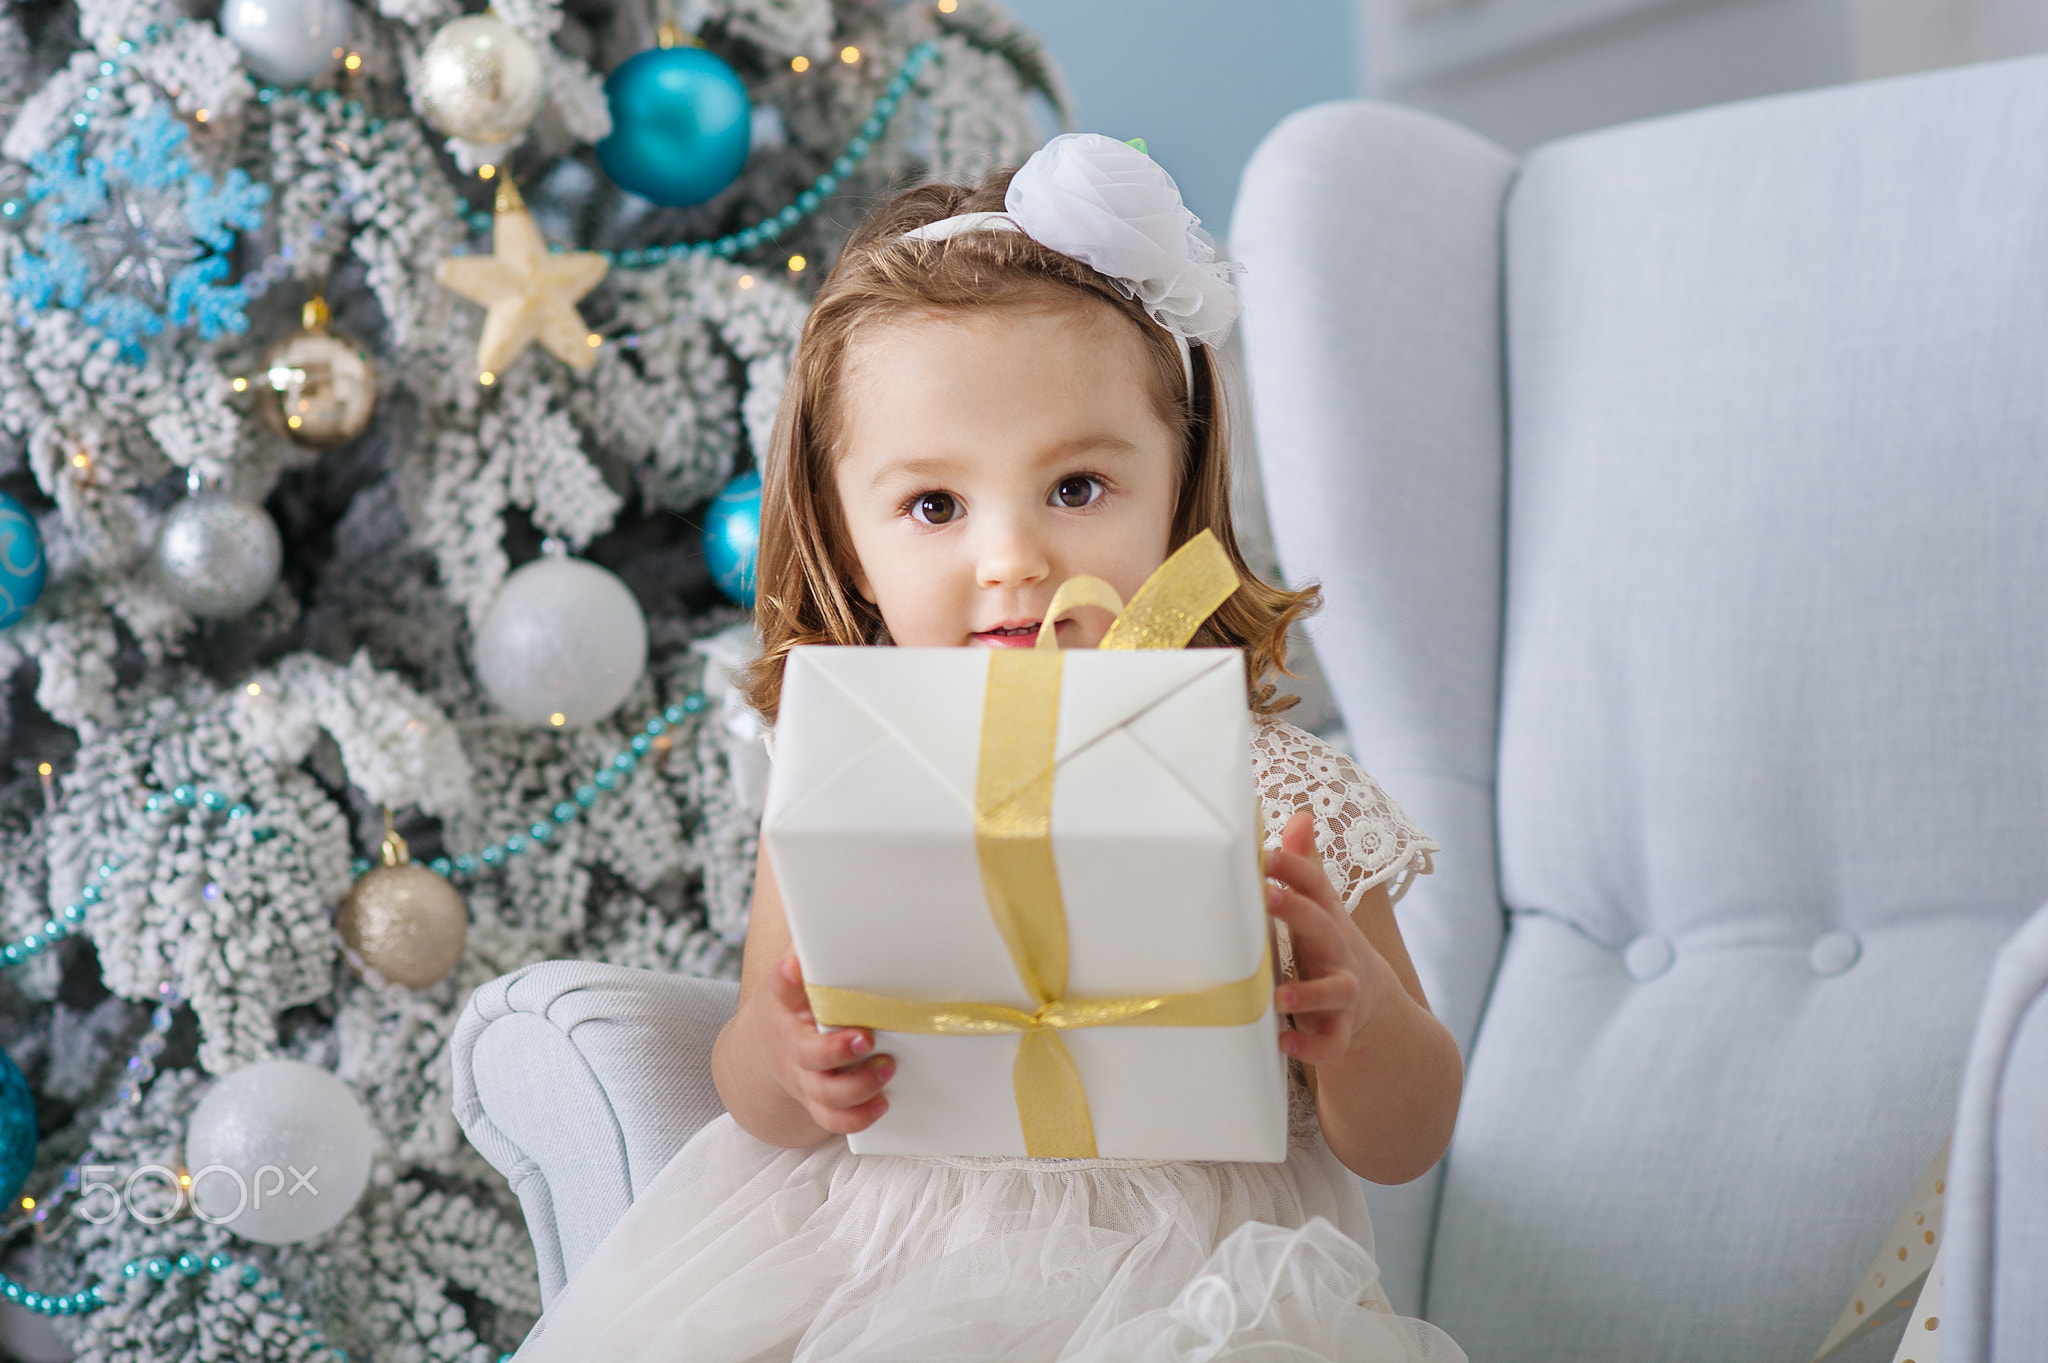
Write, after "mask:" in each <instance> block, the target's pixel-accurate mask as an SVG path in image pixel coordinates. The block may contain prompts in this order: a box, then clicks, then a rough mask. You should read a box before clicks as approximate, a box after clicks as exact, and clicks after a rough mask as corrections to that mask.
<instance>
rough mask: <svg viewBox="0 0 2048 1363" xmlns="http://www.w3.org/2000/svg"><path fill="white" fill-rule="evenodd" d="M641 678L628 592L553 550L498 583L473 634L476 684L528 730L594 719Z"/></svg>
mask: <svg viewBox="0 0 2048 1363" xmlns="http://www.w3.org/2000/svg"><path fill="white" fill-rule="evenodd" d="M550 543H551V545H552V542H550ZM646 668H647V617H646V616H645V615H643V614H641V611H640V603H639V602H638V601H636V600H634V599H633V592H632V589H631V588H629V587H627V586H626V584H625V583H623V582H621V581H619V579H618V578H617V577H615V576H613V575H612V574H611V573H608V572H606V571H605V570H604V569H602V568H600V567H598V566H597V565H596V564H595V563H589V562H586V561H584V560H583V559H578V558H568V557H566V556H564V555H563V554H561V553H560V552H559V549H557V550H556V552H552V553H548V554H544V555H543V556H542V557H540V558H537V559H535V560H534V561H533V562H531V563H529V564H527V565H526V566H524V567H522V568H521V569H519V570H518V571H517V572H515V573H513V574H512V575H511V576H509V577H507V578H506V579H505V585H504V586H502V587H500V588H499V589H498V599H497V600H496V601H493V602H492V603H491V609H490V611H489V613H487V614H486V615H485V616H484V622H483V626H482V627H481V628H480V629H478V630H477V635H476V673H477V677H478V678H479V679H480V680H481V681H482V682H483V684H484V689H485V690H487V691H489V692H490V694H491V699H492V700H494V701H496V702H497V704H498V706H499V708H500V709H502V710H504V711H505V712H506V713H508V714H511V715H513V716H515V717H516V718H519V719H523V720H525V721H527V722H528V723H531V724H551V725H555V726H561V725H565V724H587V723H589V722H591V721H592V720H598V719H603V718H604V717H605V716H606V715H608V714H610V713H611V712H612V711H614V710H616V709H618V708H619V703H620V702H621V701H623V700H625V698H626V697H627V696H628V695H629V694H631V693H632V690H633V687H634V685H635V684H637V683H638V682H639V680H640V674H641V673H642V672H644V671H645V670H646Z"/></svg>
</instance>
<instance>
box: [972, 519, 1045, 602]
mask: <svg viewBox="0 0 2048 1363" xmlns="http://www.w3.org/2000/svg"><path fill="white" fill-rule="evenodd" d="M1051 570H1052V564H1051V562H1050V560H1049V557H1048V555H1047V554H1046V552H1045V546H1044V545H1043V544H1041V543H1040V542H1039V540H1038V537H1037V536H1036V535H1034V534H1032V533H1031V529H1030V527H1029V526H1026V525H1020V524H1018V523H1016V522H1015V521H1013V520H1010V519H1008V518H1004V517H990V518H988V519H987V520H985V521H984V522H983V533H982V536H981V539H980V543H978V544H977V545H976V553H975V560H974V573H975V578H976V580H977V582H979V584H980V585H981V586H984V587H1028V586H1031V585H1033V584H1034V583H1038V582H1042V581H1044V580H1045V577H1046V574H1047V573H1049V572H1050V571H1051Z"/></svg>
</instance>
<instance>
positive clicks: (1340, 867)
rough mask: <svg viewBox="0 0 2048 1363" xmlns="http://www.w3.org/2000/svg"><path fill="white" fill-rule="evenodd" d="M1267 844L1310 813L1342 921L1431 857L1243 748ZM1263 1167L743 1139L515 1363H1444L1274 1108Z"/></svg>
mask: <svg viewBox="0 0 2048 1363" xmlns="http://www.w3.org/2000/svg"><path fill="white" fill-rule="evenodd" d="M1252 747H1253V759H1254V765H1255V767H1256V769H1257V773H1258V779H1259V787H1260V792H1261V795H1262V796H1263V801H1264V813H1265V820H1266V826H1267V828H1268V829H1269V830H1271V835H1270V838H1269V845H1276V844H1277V843H1278V840H1279V830H1280V827H1281V826H1282V825H1283V824H1284V823H1285V822H1286V821H1287V819H1288V818H1289V817H1290V816H1291V815H1293V814H1294V812H1295V811H1297V810H1299V809H1302V808H1308V809H1311V810H1313V811H1314V812H1315V815H1316V825H1317V838H1318V842H1319V843H1320V846H1321V851H1322V854H1323V858H1324V862H1325V864H1326V865H1327V866H1328V867H1329V868H1330V871H1331V875H1332V879H1333V880H1335V881H1336V882H1337V885H1338V890H1339V892H1340V893H1341V894H1342V895H1343V896H1344V899H1345V903H1346V906H1347V907H1352V906H1355V905H1356V904H1357V902H1358V899H1359V896H1361V895H1363V894H1364V893H1365V892H1366V891H1367V890H1368V889H1370V888H1372V887H1373V886H1375V885H1380V884H1387V883H1390V882H1391V883H1392V884H1393V885H1394V887H1395V888H1396V890H1397V891H1398V890H1399V889H1401V888H1405V886H1406V883H1407V881H1408V880H1409V879H1410V878H1411V877H1413V876H1414V875H1416V874H1418V873H1420V872H1423V871H1427V870H1428V869H1429V854H1430V853H1431V852H1433V851H1435V850H1436V844H1435V843H1434V842H1432V841H1430V840H1429V838H1428V837H1426V836H1425V835H1424V834H1423V833H1422V832H1421V831H1420V830H1418V829H1417V828H1416V827H1415V826H1414V825H1413V824H1411V823H1410V822H1409V821H1408V818H1407V816H1406V815H1405V814H1403V813H1402V812H1401V808H1400V806H1398V805H1396V804H1395V803H1394V802H1393V801H1392V800H1391V799H1389V798H1388V797H1387V796H1386V794H1385V792H1383V791H1381V790H1380V788H1379V787H1378V786H1377V785H1376V784H1374V782H1373V780H1372V778H1371V777H1369V776H1367V775H1366V774H1365V773H1364V772H1362V771H1360V770H1359V769H1358V767H1357V766H1355V765H1354V764H1353V763H1352V762H1351V760H1350V759H1349V758H1347V757H1345V756H1344V755H1343V754H1342V753H1340V752H1338V751H1337V750H1336V749H1334V748H1332V747H1330V746H1329V745H1328V744H1326V743H1324V742H1322V741H1321V740H1319V739H1317V738H1315V737H1313V736H1312V735H1310V734H1306V733H1304V732H1302V731H1301V730H1300V729H1297V728H1295V727H1293V726H1292V725H1289V724H1282V723H1277V722H1266V723H1261V724H1259V725H1258V726H1256V728H1255V729H1254V734H1253V741H1252ZM1290 1097H1291V1106H1290V1116H1291V1120H1290V1124H1289V1126H1290V1130H1289V1141H1288V1146H1289V1149H1288V1155H1287V1159H1286V1161H1285V1162H1284V1163H1281V1164H1237V1163H1188V1162H1167V1161H1151V1160H1112V1159H1074V1160H1035V1159H998V1158H974V1159H930V1158H912V1157H907V1156H896V1155H855V1154H852V1153H850V1152H849V1151H848V1150H847V1148H846V1142H845V1141H844V1139H842V1138H838V1137H834V1138H832V1139H829V1140H825V1141H822V1142H820V1143H819V1144H817V1145H814V1146H811V1147H810V1148H809V1149H805V1150H784V1149H780V1148H778V1147H776V1146H771V1145H767V1144H764V1143H762V1142H761V1141H758V1140H755V1139H754V1138H753V1137H752V1136H750V1135H748V1134H747V1133H746V1132H745V1131H742V1130H741V1129H740V1127H739V1125H738V1124H737V1123H735V1122H734V1121H733V1119H732V1118H731V1117H729V1116H724V1117H720V1118H718V1119H717V1120H716V1121H714V1122H712V1123H711V1124H710V1125H709V1126H707V1127H705V1128H704V1129H703V1130H702V1131H700V1132H699V1133H698V1134H697V1135H696V1136H695V1137H694V1138H693V1139H692V1140H691V1141H690V1142H689V1143H688V1144H687V1145H685V1146H684V1147H683V1148H682V1149H681V1150H679V1151H677V1152H676V1154H675V1156H674V1157H673V1158H672V1159H671V1160H670V1161H669V1163H668V1164H667V1166H666V1167H665V1168H663V1170H662V1171H661V1173H660V1174H658V1175H657V1176H656V1177H655V1179H654V1182H653V1183H651V1184H649V1185H648V1187H647V1189H646V1191H644V1192H643V1193H641V1195H640V1196H639V1198H638V1199H637V1200H635V1201H634V1203H633V1205H632V1206H631V1207H630V1208H629V1209H628V1210H627V1211H626V1214H625V1215H624V1216H623V1217H621V1218H620V1220H619V1222H618V1224H617V1225H616V1226H615V1227H614V1228H613V1229H612V1231H611V1233H610V1235H609V1236H607V1237H606V1238H605V1240H604V1242H603V1243H602V1244H600V1245H599V1246H598V1247H597V1249H596V1250H595V1251H594V1252H593V1253H592V1255H591V1257H590V1259H589V1260H588V1261H587V1262H586V1263H585V1264H584V1265H583V1267H582V1268H581V1269H580V1270H579V1271H578V1273H577V1275H576V1277H575V1279H574V1281H572V1282H571V1283H570V1284H569V1286H568V1288H567V1289H566V1290H565V1291H564V1292H563V1293H562V1295H561V1297H560V1298H559V1299H558V1300H557V1301H556V1302H555V1304H554V1306H553V1308H552V1309H551V1310H550V1311H549V1312H548V1314H547V1316H546V1318H545V1319H543V1320H542V1321H541V1322H540V1324H539V1325H538V1326H536V1327H535V1331H534V1333H533V1334H532V1335H530V1336H528V1338H527V1342H526V1344H525V1345H524V1346H523V1347H522V1348H521V1349H520V1350H519V1353H518V1355H517V1363H571V1360H576V1361H578V1363H583V1361H586V1360H587V1361H590V1363H597V1361H600V1360H601V1363H682V1361H683V1360H686V1359H687V1360H690V1363H741V1361H742V1360H747V1361H749V1363H752V1361H755V1360H760V1361H762V1363H766V1361H767V1360H778V1361H779V1360H800V1361H802V1363H812V1361H815V1363H825V1360H831V1363H856V1361H858V1363H922V1361H923V1360H932V1361H933V1363H939V1361H941V1360H943V1361H944V1363H961V1360H972V1359H988V1360H1003V1363H1025V1361H1027V1360H1044V1361H1045V1363H1052V1361H1053V1360H1058V1361H1059V1363H1083V1361H1084V1360H1085V1363H1110V1360H1117V1361H1118V1363H1138V1361H1139V1360H1142V1361H1143V1363H1169V1361H1173V1363H1178V1361H1180V1360H1186V1361H1187V1363H1195V1361H1196V1360H1200V1361H1201V1363H1224V1361H1225V1360H1241V1361H1242V1363H1250V1361H1251V1360H1258V1361H1259V1363H1278V1360H1313V1359H1331V1360H1342V1363H1411V1361H1412V1360H1424V1361H1426V1363H1451V1361H1452V1360H1456V1361H1457V1363H1463V1360H1464V1358H1465V1355H1464V1353H1463V1351H1462V1350H1460V1349H1459V1348H1458V1346H1457V1345H1456V1344H1455V1343H1453V1342H1452V1341H1451V1339H1450V1337H1449V1336H1448V1335H1446V1334H1444V1333H1443V1332H1442V1331H1441V1330H1438V1329H1437V1328H1436V1327H1435V1326H1433V1325H1429V1324H1427V1323H1426V1322H1423V1321H1418V1320H1412V1319H1408V1318H1405V1317H1402V1316H1399V1315H1396V1314H1395V1313H1394V1312H1393V1311H1392V1310H1391V1309H1390V1308H1389V1307H1388V1306H1387V1305H1386V1302H1385V1299H1384V1297H1383V1296H1382V1295H1381V1293H1380V1291H1379V1286H1378V1278H1379V1269H1378V1266H1377V1265H1376V1264H1375V1263H1374V1262H1373V1257H1372V1224H1371V1222H1370V1220H1369V1219H1368V1218H1367V1216H1366V1209H1365V1198H1364V1192H1363V1189H1362V1188H1361V1186H1360V1183H1359V1180H1358V1178H1357V1177H1356V1176H1355V1175H1354V1174H1352V1173H1351V1172H1350V1171H1349V1170H1348V1169H1346V1168H1345V1167H1344V1166H1343V1165H1342V1164H1340V1163H1339V1162H1338V1160H1337V1158H1336V1156H1335V1155H1333V1154H1331V1153H1330V1149H1329V1147H1328V1146H1327V1145H1325V1144H1324V1143H1323V1139H1322V1135H1321V1133H1320V1131H1319V1130H1318V1128H1317V1126H1316V1119H1315V1105H1314V1101H1313V1099H1311V1098H1310V1096H1309V1094H1308V1092H1307V1090H1306V1089H1304V1088H1303V1087H1301V1085H1300V1083H1299V1081H1298V1080H1297V1081H1296V1082H1295V1083H1294V1084H1293V1085H1292V1089H1291V1095H1290Z"/></svg>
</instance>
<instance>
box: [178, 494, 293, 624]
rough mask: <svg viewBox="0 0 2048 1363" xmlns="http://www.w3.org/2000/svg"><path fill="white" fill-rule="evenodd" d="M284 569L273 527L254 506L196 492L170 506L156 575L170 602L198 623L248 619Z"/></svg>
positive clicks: (267, 516)
mask: <svg viewBox="0 0 2048 1363" xmlns="http://www.w3.org/2000/svg"><path fill="white" fill-rule="evenodd" d="M283 567H284V542H283V540H282V539H281V538H280V537H279V535H278V533H277V522H275V521H273V520H271V519H270V513H269V512H268V511H265V510H264V509H263V508H262V507H260V506H258V505H256V503H254V502H250V501H244V500H243V499H242V498H240V497H232V496H229V495H228V494H227V493H224V492H195V493H193V494H192V495H191V496H189V497H187V498H186V499H185V500H184V501H182V502H179V503H178V504H177V505H176V506H174V507H172V508H171V510H170V514H169V515H167V516H165V517H164V524H163V529H162V531H161V532H159V533H158V535H157V537H156V571H157V577H158V579H159V580H160V581H161V582H162V583H163V587H164V590H165V591H166V592H168V593H169V594H170V597H171V600H173V601H175V602H177V603H178V604H179V605H180V606H182V607H184V608H185V610H186V611H187V612H188V613H190V614H192V615H195V616H198V617H199V618H200V619H202V620H232V619H234V618H235V617H236V616H240V615H247V614H248V613H249V612H250V611H251V610H253V609H255V607H256V604H257V603H258V602H259V601H261V600H262V599H263V598H264V597H266V596H268V595H270V589H271V588H272V587H274V586H276V585H277V576H278V573H279V571H280V570H282V569H283Z"/></svg>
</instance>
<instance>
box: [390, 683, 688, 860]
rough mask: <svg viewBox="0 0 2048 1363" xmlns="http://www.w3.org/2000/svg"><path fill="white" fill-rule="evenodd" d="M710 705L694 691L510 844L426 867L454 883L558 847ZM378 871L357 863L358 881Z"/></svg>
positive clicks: (648, 724)
mask: <svg viewBox="0 0 2048 1363" xmlns="http://www.w3.org/2000/svg"><path fill="white" fill-rule="evenodd" d="M704 706H705V699H704V693H703V692H702V691H692V692H690V694H688V695H687V696H685V697H683V700H682V703H681V704H679V705H671V706H669V707H668V708H667V709H665V710H663V711H662V712H661V713H660V714H658V715H655V716H653V717H652V718H651V719H649V720H648V721H647V722H646V723H645V724H643V725H641V726H640V728H639V730H638V731H637V732H636V733H635V734H634V735H633V737H632V738H631V739H630V740H628V742H627V744H626V746H625V747H623V748H621V749H620V750H619V751H618V752H616V753H614V754H613V755H612V757H611V760H609V761H608V762H606V763H605V764H604V765H602V766H600V767H599V768H598V769H597V770H596V771H594V772H592V773H591V776H590V779H589V780H588V781H586V782H584V783H583V784H582V785H580V786H578V787H576V791H575V793H574V795H572V796H571V797H570V798H569V799H567V800H563V801H561V802H559V803H557V804H556V805H555V807H554V808H553V809H551V810H549V811H548V816H547V818H545V819H536V820H534V821H533V822H532V823H531V824H529V825H527V827H526V830H525V831H524V832H523V833H514V834H512V835H510V836H509V837H507V838H505V839H504V841H502V842H494V843H492V844H490V845H489V846H488V847H484V848H482V849H480V850H479V851H477V852H475V853H469V852H465V853H463V854H462V855H460V856H454V857H448V856H440V857H435V858H434V859H433V860H432V861H429V862H428V863H426V865H427V868H428V869H429V870H431V871H433V872H435V873H436V874H438V875H443V876H446V877H448V878H449V879H451V880H454V879H457V878H464V877H469V876H474V875H476V874H477V873H478V872H479V871H481V870H498V869H500V868H502V867H504V866H505V865H507V864H508V863H510V861H511V860H512V859H513V858H514V857H518V856H523V855H525V854H526V853H528V852H531V851H534V850H536V849H538V848H544V847H548V846H550V845H552V844H553V843H554V841H555V836H556V834H557V833H559V832H560V831H561V830H562V829H564V828H566V827H568V826H569V825H570V824H572V823H574V822H576V820H577V819H579V818H581V817H582V816H583V814H584V812H585V811H586V810H589V809H591V808H593V807H594V806H595V805H596V804H597V802H598V800H599V799H601V798H602V797H603V796H604V795H605V793H606V792H608V791H613V790H617V789H618V788H619V787H620V785H622V784H623V783H624V779H625V777H626V776H628V775H630V774H631V773H632V772H633V771H634V770H636V769H637V768H638V767H639V765H640V759H641V757H642V756H644V755H645V754H647V753H649V752H651V751H653V750H654V748H655V746H656V745H655V741H654V740H656V739H657V738H660V737H661V736H662V735H663V734H665V733H667V732H668V731H669V730H670V729H672V728H674V727H675V726H676V725H678V724H681V723H682V722H683V721H684V720H686V719H688V718H689V717H690V716H692V715H697V714H702V713H703V711H704ZM372 869H374V864H373V863H372V862H370V861H369V860H368V859H366V858H362V857H358V858H357V859H356V862H355V873H356V874H357V875H358V876H362V875H365V874H367V873H368V872H370V871H371V870H372Z"/></svg>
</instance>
